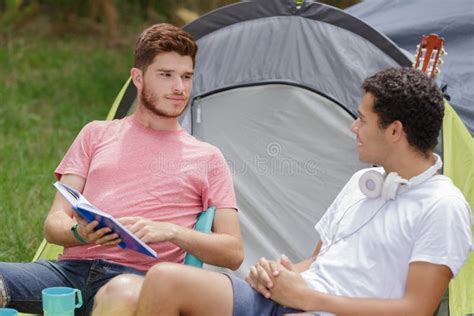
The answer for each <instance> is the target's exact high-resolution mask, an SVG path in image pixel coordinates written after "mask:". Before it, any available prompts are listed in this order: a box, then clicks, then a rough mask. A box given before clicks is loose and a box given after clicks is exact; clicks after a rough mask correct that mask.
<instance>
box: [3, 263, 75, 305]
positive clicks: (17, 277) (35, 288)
mask: <svg viewBox="0 0 474 316" xmlns="http://www.w3.org/2000/svg"><path fill="white" fill-rule="evenodd" d="M65 282H67V281H66V280H65V278H64V277H63V276H62V275H61V273H59V272H58V270H57V268H56V267H55V266H54V264H53V263H50V262H47V261H42V262H31V263H3V262H2V263H0V307H7V306H8V307H12V308H15V309H17V310H19V311H22V312H29V313H42V311H43V308H42V303H41V291H42V290H43V289H44V288H47V287H52V286H70V285H69V284H67V283H65Z"/></svg>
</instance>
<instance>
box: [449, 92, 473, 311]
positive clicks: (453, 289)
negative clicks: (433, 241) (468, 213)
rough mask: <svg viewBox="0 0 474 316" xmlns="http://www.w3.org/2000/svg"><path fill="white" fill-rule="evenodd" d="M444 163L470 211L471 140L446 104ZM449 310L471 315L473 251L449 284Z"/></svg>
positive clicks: (452, 110)
mask: <svg viewBox="0 0 474 316" xmlns="http://www.w3.org/2000/svg"><path fill="white" fill-rule="evenodd" d="M443 160H444V174H445V175H446V176H448V177H449V178H451V180H452V181H453V183H454V184H455V185H456V186H457V187H458V188H459V189H460V190H461V191H462V193H463V194H464V196H465V198H466V200H467V202H468V203H469V205H470V207H471V210H473V209H474V168H473V166H474V138H472V136H471V134H470V133H469V131H468V130H467V128H466V126H465V125H464V123H463V122H462V120H461V119H460V118H459V116H458V115H457V114H456V111H455V110H454V109H453V108H452V107H451V105H450V104H449V103H448V102H447V101H445V114H444V120H443ZM472 231H474V226H473V227H472ZM449 310H450V315H466V314H469V313H474V252H471V253H470V256H469V257H468V259H467V260H466V263H465V264H464V266H463V268H462V269H461V271H460V272H459V274H458V275H457V276H456V278H455V279H453V280H452V281H451V283H450V285H449Z"/></svg>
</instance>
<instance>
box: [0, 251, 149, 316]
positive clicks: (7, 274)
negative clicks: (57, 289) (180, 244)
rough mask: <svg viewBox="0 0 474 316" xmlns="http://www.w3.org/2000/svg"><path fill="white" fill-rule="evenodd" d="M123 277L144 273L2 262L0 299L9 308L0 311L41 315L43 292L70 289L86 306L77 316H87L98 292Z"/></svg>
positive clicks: (92, 265)
mask: <svg viewBox="0 0 474 316" xmlns="http://www.w3.org/2000/svg"><path fill="white" fill-rule="evenodd" d="M123 273H132V274H138V275H144V272H142V271H139V270H136V269H133V268H129V267H126V266H123V265H119V264H115V263H112V262H109V261H105V260H61V261H47V260H39V261H36V262H30V263H5V262H0V295H2V296H3V297H4V300H5V299H6V302H4V303H6V306H0V307H11V308H15V309H17V310H18V311H20V312H25V313H33V314H42V312H43V308H42V303H41V291H42V290H43V289H45V288H47V287H53V286H67V287H72V288H76V289H80V290H81V291H82V297H83V302H84V303H83V306H82V307H81V308H80V309H78V310H76V315H80V316H88V315H90V313H91V311H92V307H93V304H94V296H95V294H96V293H97V291H98V290H99V289H100V288H101V287H102V286H103V285H104V284H105V283H107V282H108V281H110V280H111V279H112V278H114V277H116V276H118V275H120V274H123ZM4 305H5V304H4Z"/></svg>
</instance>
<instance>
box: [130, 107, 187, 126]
mask: <svg viewBox="0 0 474 316" xmlns="http://www.w3.org/2000/svg"><path fill="white" fill-rule="evenodd" d="M133 116H134V117H135V119H136V120H137V122H138V123H140V124H141V125H143V126H145V127H148V128H151V129H154V130H158V131H179V130H180V129H181V126H180V125H179V122H178V118H174V117H171V118H170V117H163V116H159V115H157V114H155V113H153V112H151V111H150V110H148V109H146V108H145V107H144V106H140V105H137V109H136V110H135V113H133Z"/></svg>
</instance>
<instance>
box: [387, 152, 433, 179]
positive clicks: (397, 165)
mask: <svg viewBox="0 0 474 316" xmlns="http://www.w3.org/2000/svg"><path fill="white" fill-rule="evenodd" d="M434 163H435V157H434V155H433V153H432V152H430V153H429V154H428V155H425V154H423V153H420V152H416V151H406V152H405V153H403V154H397V155H393V157H391V158H390V159H389V161H388V162H387V163H384V164H383V165H382V166H383V167H384V169H385V171H386V172H387V173H389V172H396V173H398V175H400V176H401V177H402V178H404V179H407V180H410V178H412V177H415V176H417V175H419V174H421V173H422V172H423V171H425V170H426V169H428V168H429V167H431V166H432V165H434Z"/></svg>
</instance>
